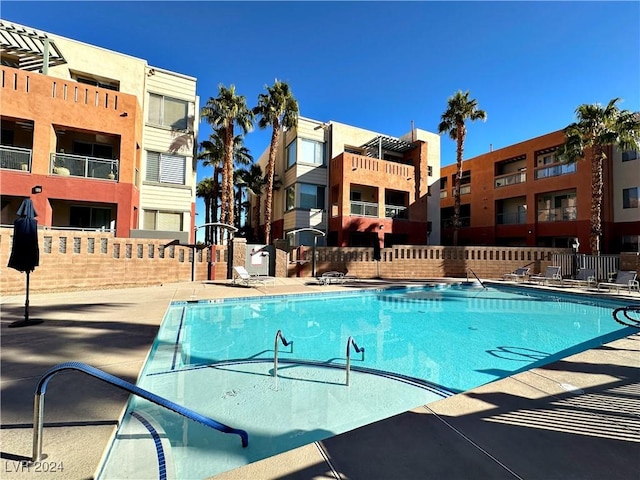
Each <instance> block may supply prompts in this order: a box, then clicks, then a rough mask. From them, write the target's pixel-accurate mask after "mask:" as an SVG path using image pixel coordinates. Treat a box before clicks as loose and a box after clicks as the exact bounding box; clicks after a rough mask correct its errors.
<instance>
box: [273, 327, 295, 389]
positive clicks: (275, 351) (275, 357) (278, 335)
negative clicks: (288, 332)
mask: <svg viewBox="0 0 640 480" xmlns="http://www.w3.org/2000/svg"><path fill="white" fill-rule="evenodd" d="M278 340H280V341H281V342H282V345H284V346H285V347H288V346H289V345H291V350H289V353H293V340H291V341H290V342H287V339H286V338H284V335H283V334H282V330H278V333H276V338H275V340H274V342H273V376H274V378H275V379H276V381H278V345H279V342H278Z"/></svg>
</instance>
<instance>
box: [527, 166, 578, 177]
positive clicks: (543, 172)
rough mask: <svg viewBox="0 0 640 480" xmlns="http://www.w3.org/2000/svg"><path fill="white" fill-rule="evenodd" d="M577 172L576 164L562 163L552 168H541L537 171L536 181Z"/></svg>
mask: <svg viewBox="0 0 640 480" xmlns="http://www.w3.org/2000/svg"><path fill="white" fill-rule="evenodd" d="M575 171H576V164H575V163H561V164H558V165H552V166H550V167H544V168H539V169H537V170H536V173H535V176H536V180H538V179H540V178H547V177H557V176H558V175H566V174H567V173H574V172H575Z"/></svg>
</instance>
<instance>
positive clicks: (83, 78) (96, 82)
mask: <svg viewBox="0 0 640 480" xmlns="http://www.w3.org/2000/svg"><path fill="white" fill-rule="evenodd" d="M71 78H73V79H75V81H76V82H78V83H84V84H85V85H93V86H94V87H100V88H106V89H108V90H115V91H116V92H117V91H119V90H120V82H119V81H117V80H108V79H99V78H97V77H93V76H91V75H89V74H87V73H82V74H78V73H71Z"/></svg>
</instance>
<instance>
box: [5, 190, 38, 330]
mask: <svg viewBox="0 0 640 480" xmlns="http://www.w3.org/2000/svg"><path fill="white" fill-rule="evenodd" d="M17 215H18V218H17V219H16V220H15V221H14V222H13V244H12V248H11V255H10V256H9V264H8V266H9V268H14V269H16V270H18V271H19V272H25V273H26V274H27V289H26V300H25V304H24V320H22V321H19V322H13V323H12V324H10V325H9V326H10V327H21V326H26V325H32V324H36V323H41V321H34V320H29V274H30V273H31V272H32V271H33V270H34V269H35V268H36V267H37V266H38V265H39V263H40V249H39V247H38V222H37V221H36V215H37V214H36V210H35V208H33V202H32V201H31V199H30V198H25V199H24V200H23V201H22V204H20V208H18V211H17Z"/></svg>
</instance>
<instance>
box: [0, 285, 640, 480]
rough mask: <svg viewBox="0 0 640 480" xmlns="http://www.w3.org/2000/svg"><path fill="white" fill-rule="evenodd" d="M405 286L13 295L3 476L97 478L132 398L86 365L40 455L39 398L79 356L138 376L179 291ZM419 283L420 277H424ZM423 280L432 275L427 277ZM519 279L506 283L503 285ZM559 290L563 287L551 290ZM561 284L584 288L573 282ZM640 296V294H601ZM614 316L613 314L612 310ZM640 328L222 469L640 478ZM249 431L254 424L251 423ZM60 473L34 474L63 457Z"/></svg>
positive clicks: (250, 473) (65, 384)
mask: <svg viewBox="0 0 640 480" xmlns="http://www.w3.org/2000/svg"><path fill="white" fill-rule="evenodd" d="M389 283H393V284H398V283H401V282H384V281H383V282H373V281H371V282H370V281H362V282H356V283H354V284H345V285H316V284H314V283H313V282H310V280H309V279H303V278H278V279H276V281H275V284H274V285H269V286H264V287H263V286H260V287H257V288H243V287H237V286H232V285H230V284H229V283H225V282H219V283H179V284H166V285H162V286H156V287H145V288H127V289H114V290H99V291H82V292H67V293H51V294H31V295H30V317H31V319H34V320H41V321H42V323H39V324H35V325H30V326H25V327H21V328H8V327H9V325H10V324H11V323H13V322H15V321H19V320H21V319H23V318H24V317H23V315H24V300H25V299H24V295H17V296H3V297H2V299H1V304H0V308H1V309H2V316H1V320H0V328H1V330H0V342H1V350H0V358H1V373H2V378H1V382H0V402H1V404H0V408H1V410H0V414H1V417H0V423H1V428H0V445H1V448H0V450H1V455H0V456H1V459H0V478H2V479H26V478H43V479H47V478H50V479H53V478H55V479H78V480H79V479H88V478H93V475H94V474H95V472H96V469H97V467H98V465H99V463H100V461H101V457H102V455H103V452H104V450H105V447H106V446H107V444H108V442H109V440H110V438H111V436H112V434H113V432H114V429H115V427H116V425H117V422H118V420H119V418H120V416H121V414H122V413H123V410H124V408H125V404H126V401H127V398H128V394H127V393H126V392H123V391H120V390H117V389H115V388H113V387H112V386H109V385H106V384H104V383H102V382H100V381H98V380H96V379H93V378H91V377H89V376H86V375H84V374H81V373H78V372H62V373H60V374H58V375H56V376H55V377H54V378H53V380H52V381H51V382H50V384H49V386H48V388H47V395H46V407H45V415H44V423H45V428H44V435H43V451H44V453H45V454H46V455H47V458H46V459H45V460H44V461H43V463H42V464H40V465H34V466H31V467H24V466H21V464H20V462H21V461H22V460H28V459H29V458H30V457H31V454H32V439H33V430H32V425H33V395H34V391H35V387H36V384H37V382H38V380H39V379H40V377H41V376H42V374H43V373H44V372H45V371H46V370H47V369H49V368H50V367H52V366H54V365H56V364H59V363H63V362H69V361H77V362H83V363H87V364H89V365H92V366H94V367H97V368H99V369H101V370H104V371H106V372H108V373H111V374H113V375H116V376H118V377H121V378H123V379H125V380H127V381H129V382H131V383H135V381H136V378H137V376H138V373H139V371H140V369H141V367H142V364H143V362H144V361H145V359H146V356H147V354H148V351H149V348H150V346H151V344H152V342H153V339H154V337H155V335H156V332H157V328H158V326H159V324H160V322H161V320H162V318H163V316H164V314H165V311H166V309H167V307H168V305H169V303H170V302H171V301H176V300H206V299H216V298H231V297H247V296H262V295H273V294H278V295H279V294H291V293H318V292H327V291H329V290H342V289H345V288H352V287H369V286H376V285H385V284H389ZM412 283H416V282H412ZM417 283H424V281H422V282H417ZM505 283H508V282H505ZM547 288H552V289H553V287H547ZM561 290H562V291H568V292H569V291H570V292H581V293H587V294H593V292H586V291H585V290H582V289H575V288H566V287H565V288H561ZM600 295H603V296H605V297H615V298H620V299H624V302H625V303H634V304H640V294H638V293H632V294H625V292H622V291H621V292H620V294H615V293H601V294H600ZM611 321H612V322H613V319H611ZM639 367H640V333H632V334H630V335H629V336H628V337H626V338H623V339H621V340H617V341H615V342H612V343H609V344H606V345H603V346H602V347H600V348H596V349H592V350H588V351H585V352H582V353H580V354H577V355H573V356H571V357H569V358H566V359H564V360H561V361H558V362H555V363H553V364H550V365H548V366H546V367H544V368H536V369H533V370H530V371H528V372H525V373H520V374H517V375H513V376H511V377H508V378H505V379H503V380H499V381H496V382H493V383H490V384H488V385H484V386H482V387H479V388H476V389H473V390H471V391H469V392H465V393H462V394H459V395H455V396H453V397H450V398H447V399H444V400H440V401H437V402H434V403H431V404H429V405H426V406H418V407H417V408H415V409H413V410H411V411H408V412H405V413H402V414H400V415H397V416H394V417H391V418H388V419H385V420H381V421H379V422H376V423H374V424H371V425H367V426H364V427H361V428H358V429H356V430H353V431H351V432H347V433H344V434H341V435H337V436H334V437H332V438H329V439H327V440H324V441H322V442H317V443H315V444H311V445H307V446H305V447H301V448H298V449H295V450H292V451H289V452H286V453H283V454H281V455H277V456H275V457H271V458H268V459H265V460H262V461H260V462H256V463H253V464H250V465H247V466H245V467H242V468H240V469H236V470H233V471H230V472H227V473H223V474H221V475H217V476H216V477H214V478H215V479H216V480H230V479H233V480H239V479H240V480H242V479H251V480H254V479H256V480H261V479H276V478H280V479H287V480H296V479H344V480H347V479H349V480H359V479H364V480H372V479H373V480H376V479H381V480H382V479H385V480H387V479H396V478H397V479H403V480H411V479H416V480H417V479H420V480H422V479H425V478H446V479H467V478H490V479H503V478H504V479H527V480H529V479H540V480H551V479H563V480H564V479H580V480H584V479H598V480H600V479H604V478H607V479H617V478H620V479H630V478H638V477H639V476H640V368H639ZM249 433H250V432H249ZM60 464H62V467H63V469H64V470H63V471H62V472H60V471H58V472H51V471H49V472H48V473H45V472H36V468H39V469H40V470H44V469H48V470H52V469H53V468H58V469H59V467H60Z"/></svg>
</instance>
